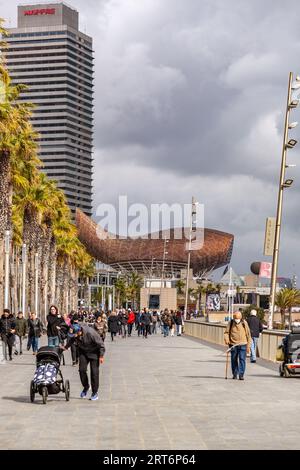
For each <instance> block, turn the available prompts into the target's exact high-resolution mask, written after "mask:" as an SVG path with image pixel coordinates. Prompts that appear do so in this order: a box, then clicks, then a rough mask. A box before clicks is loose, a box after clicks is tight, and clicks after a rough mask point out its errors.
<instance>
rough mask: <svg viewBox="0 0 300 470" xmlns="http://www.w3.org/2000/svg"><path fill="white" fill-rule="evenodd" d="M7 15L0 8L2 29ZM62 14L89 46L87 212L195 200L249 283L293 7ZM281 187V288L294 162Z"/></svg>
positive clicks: (143, 4) (292, 210)
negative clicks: (231, 243) (286, 185)
mask: <svg viewBox="0 0 300 470" xmlns="http://www.w3.org/2000/svg"><path fill="white" fill-rule="evenodd" d="M18 3H19V2H17V1H15V0H10V2H8V1H7V0H5V1H3V0H0V13H1V16H3V17H5V18H9V19H10V24H11V26H15V25H16V6H17V4H18ZM68 3H70V4H71V5H72V6H74V7H75V8H77V9H78V10H79V12H80V24H81V30H82V31H83V32H86V33H87V34H90V35H91V36H93V38H94V49H95V154H94V158H95V177H94V209H95V210H96V208H97V206H98V204H100V203H103V202H106V203H113V204H115V203H116V202H117V198H118V195H119V194H122V195H123V194H126V195H128V198H129V202H142V203H145V204H147V205H149V204H151V203H162V202H167V203H170V204H171V203H175V202H180V203H188V202H190V200H191V197H192V196H193V195H194V196H195V197H196V199H197V200H198V201H200V202H201V203H203V204H204V205H205V225H206V226H207V227H210V228H216V229H219V230H224V231H227V232H230V233H233V234H234V235H235V247H234V255H233V259H232V266H233V268H234V269H235V271H237V272H240V273H245V272H248V271H249V266H250V264H251V262H252V261H255V260H263V259H266V258H264V257H263V255H262V252H263V240H264V228H265V219H266V217H267V216H274V215H275V210H276V203H277V185H278V177H279V167H280V159H281V146H282V128H283V119H284V109H285V104H286V93H287V81H288V73H289V71H293V72H295V73H297V72H299V73H300V28H299V24H300V4H299V1H298V0H290V1H289V2H288V7H289V8H288V9H287V5H286V2H282V1H281V0H264V1H263V2H262V1H261V0H102V1H101V0H84V1H83V0H69V1H68ZM299 112H300V111H297V110H296V111H294V112H293V120H297V119H299V121H300V115H299ZM299 132H300V126H299V128H298V129H295V130H294V131H293V136H294V137H295V138H297V135H298V134H299ZM299 140H300V139H299ZM299 149H300V147H299ZM299 149H294V150H293V151H292V152H290V154H289V156H288V161H289V162H290V163H297V160H299V157H300V152H299ZM287 175H288V176H292V177H294V178H295V182H294V185H293V187H292V188H291V189H289V190H287V191H286V193H285V199H284V217H283V230H282V236H281V257H280V270H279V271H280V275H288V276H290V275H292V274H293V272H294V271H295V272H296V273H297V274H298V275H300V253H299V238H300V237H299V235H300V228H299V219H300V206H299V202H300V198H299V196H300V162H299V166H298V167H297V168H292V169H289V170H288V173H287ZM266 260H270V259H266Z"/></svg>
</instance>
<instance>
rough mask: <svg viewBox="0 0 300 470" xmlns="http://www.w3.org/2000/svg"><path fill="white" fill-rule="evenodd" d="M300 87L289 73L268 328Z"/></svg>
mask: <svg viewBox="0 0 300 470" xmlns="http://www.w3.org/2000/svg"><path fill="white" fill-rule="evenodd" d="M299 89H300V77H299V76H297V78H296V82H294V83H293V74H292V72H290V74H289V83H288V94H287V104H286V111H285V123H284V136H283V145H282V156H281V168H280V177H279V188H278V199H277V212H276V227H275V240H274V248H273V262H272V273H271V291H270V315H269V324H268V328H269V329H272V328H273V317H274V310H275V295H276V279H277V271H278V257H279V244H280V231H281V220H282V202H283V190H284V188H288V187H290V186H291V185H292V183H293V180H292V179H288V180H286V181H285V170H286V168H287V167H288V166H289V165H287V164H286V156H287V150H288V149H292V148H293V147H295V145H296V144H297V141H296V140H295V139H291V140H288V131H289V129H293V128H294V127H296V126H297V124H298V123H296V122H295V123H290V122H289V116H290V111H291V109H294V108H296V107H297V106H298V104H299V99H298V98H297V99H293V98H292V91H293V90H299Z"/></svg>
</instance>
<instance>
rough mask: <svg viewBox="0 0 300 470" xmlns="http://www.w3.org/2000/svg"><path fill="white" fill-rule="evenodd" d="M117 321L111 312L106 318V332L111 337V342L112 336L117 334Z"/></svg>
mask: <svg viewBox="0 0 300 470" xmlns="http://www.w3.org/2000/svg"><path fill="white" fill-rule="evenodd" d="M119 328H120V326H119V319H118V316H117V313H116V312H114V311H113V312H111V314H110V315H109V317H108V331H109V332H110V335H111V340H112V341H113V340H114V336H116V334H117V333H118V332H119Z"/></svg>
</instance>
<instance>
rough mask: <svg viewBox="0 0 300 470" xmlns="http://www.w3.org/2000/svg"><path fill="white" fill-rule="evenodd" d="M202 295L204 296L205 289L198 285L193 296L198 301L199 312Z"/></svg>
mask: <svg viewBox="0 0 300 470" xmlns="http://www.w3.org/2000/svg"><path fill="white" fill-rule="evenodd" d="M203 294H206V287H204V286H203V284H199V285H198V286H197V288H196V289H195V295H196V296H197V299H198V309H199V311H201V299H202V295H203Z"/></svg>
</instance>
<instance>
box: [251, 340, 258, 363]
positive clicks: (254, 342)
mask: <svg viewBox="0 0 300 470" xmlns="http://www.w3.org/2000/svg"><path fill="white" fill-rule="evenodd" d="M257 341H258V338H252V343H251V348H250V361H256V346H257Z"/></svg>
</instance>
